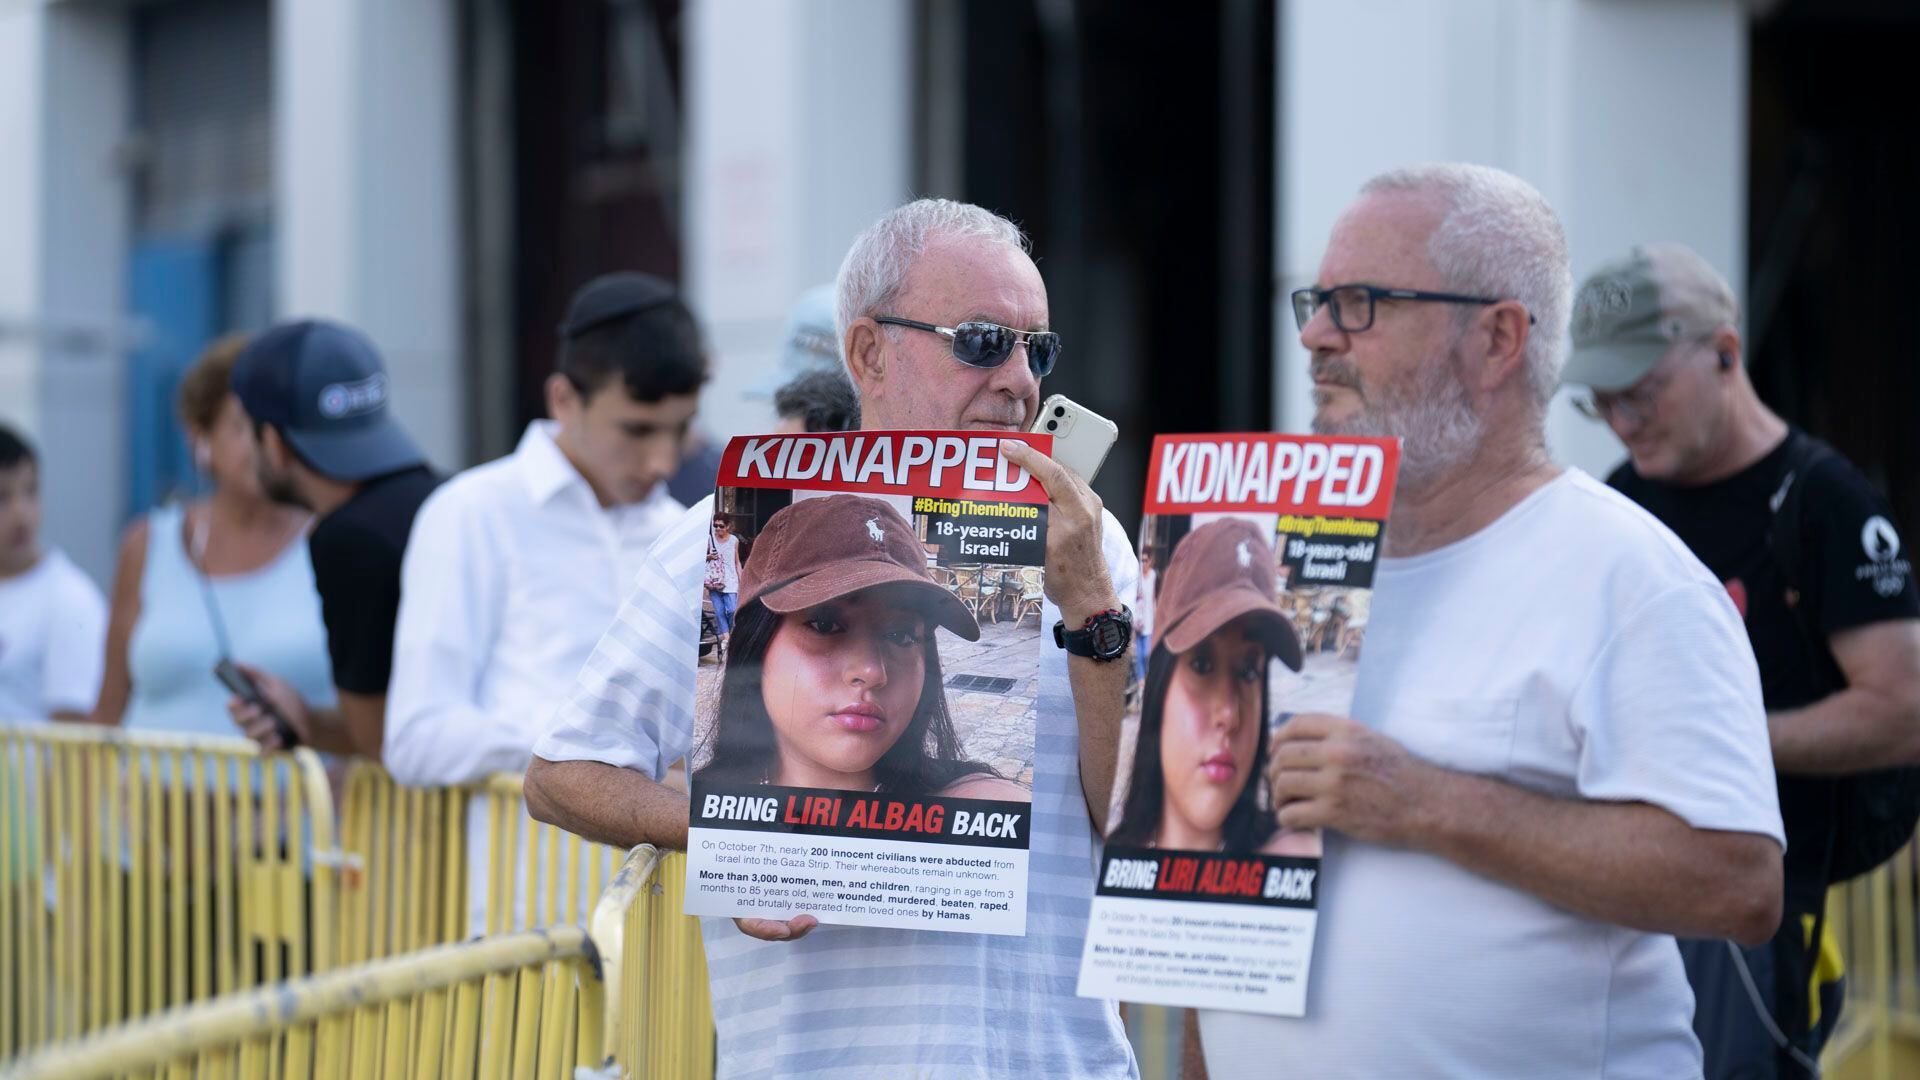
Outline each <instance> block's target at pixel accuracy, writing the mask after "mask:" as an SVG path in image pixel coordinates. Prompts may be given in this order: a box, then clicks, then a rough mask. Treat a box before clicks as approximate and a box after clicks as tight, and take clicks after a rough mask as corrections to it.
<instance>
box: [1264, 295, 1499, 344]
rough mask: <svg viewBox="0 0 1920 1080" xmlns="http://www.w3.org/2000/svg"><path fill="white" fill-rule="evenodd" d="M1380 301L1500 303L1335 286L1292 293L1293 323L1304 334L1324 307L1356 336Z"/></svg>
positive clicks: (1367, 325) (1370, 321) (1479, 298)
mask: <svg viewBox="0 0 1920 1080" xmlns="http://www.w3.org/2000/svg"><path fill="white" fill-rule="evenodd" d="M1381 300H1419V301H1423V302H1425V303H1429V304H1479V305H1481V306H1482V307H1485V306H1486V305H1488V304H1498V303H1500V300H1499V299H1497V298H1494V297H1487V296H1462V295H1460V294H1459V293H1444V292H1423V291H1422V290H1420V289H1389V288H1386V287H1384V286H1380V285H1366V284H1359V283H1356V284H1352V285H1335V286H1334V287H1332V288H1330V289H1295V290H1294V291H1293V321H1294V322H1295V323H1296V324H1298V326H1299V328H1300V329H1302V330H1305V329H1306V328H1307V324H1308V323H1310V322H1312V321H1313V316H1314V313H1315V312H1317V311H1319V310H1320V309H1321V308H1323V307H1325V308H1328V309H1329V314H1331V315H1332V316H1333V325H1334V326H1336V327H1338V328H1339V329H1340V330H1342V331H1344V332H1346V333H1349V334H1357V333H1359V332H1361V331H1362V330H1366V329H1369V328H1370V327H1372V326H1373V306H1374V304H1376V303H1378V302H1379V301H1381ZM1527 322H1528V324H1529V325H1531V324H1532V323H1533V322H1534V318H1533V313H1532V312H1528V313H1527Z"/></svg>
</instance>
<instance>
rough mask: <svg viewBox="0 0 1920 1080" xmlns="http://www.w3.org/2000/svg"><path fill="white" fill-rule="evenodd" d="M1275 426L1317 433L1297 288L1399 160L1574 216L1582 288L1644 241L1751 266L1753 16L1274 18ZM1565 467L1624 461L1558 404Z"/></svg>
mask: <svg viewBox="0 0 1920 1080" xmlns="http://www.w3.org/2000/svg"><path fill="white" fill-rule="evenodd" d="M1278 33H1279V50H1280V53H1279V55H1280V72H1281V84H1282V85H1281V91H1280V94H1281V98H1280V108H1279V110H1278V114H1279V129H1280V130H1279V134H1280V140H1281V141H1280V153H1279V165H1280V169H1279V187H1280V191H1279V200H1280V206H1279V210H1278V213H1277V214H1276V220H1277V221H1278V229H1279V237H1278V245H1279V246H1278V247H1277V249H1276V250H1277V252H1278V259H1277V262H1278V265H1279V272H1280V281H1279V283H1278V284H1279V289H1278V291H1277V293H1276V305H1277V306H1276V310H1275V318H1274V325H1275V331H1276V334H1277V335H1278V340H1277V341H1276V343H1275V344H1276V348H1275V357H1276V363H1277V364H1278V365H1279V367H1280V370H1279V371H1278V372H1276V378H1275V380H1274V382H1275V394H1276V401H1275V403H1274V405H1275V416H1276V417H1278V418H1279V419H1280V426H1281V427H1283V428H1285V429H1288V430H1305V429H1306V426H1307V424H1308V421H1309V419H1310V417H1311V415H1312V408H1313V407H1312V399H1311V386H1310V384H1309V382H1308V380H1307V376H1306V354H1305V351H1304V350H1302V349H1301V348H1300V346H1299V342H1298V340H1297V334H1296V332H1295V330H1294V325H1293V314H1292V311H1291V310H1290V308H1289V306H1288V304H1287V301H1286V295H1285V294H1286V293H1287V292H1290V291H1291V290H1293V289H1295V288H1298V287H1299V286H1301V285H1304V284H1310V283H1311V282H1312V281H1313V279H1314V276H1315V270H1316V268H1317V266H1318V263H1319V259H1320V252H1321V248H1322V246H1323V245H1324V244H1325V242H1326V238H1327V234H1328V232H1329V231H1330V230H1331V228H1332V226H1333V222H1334V219H1335V218H1336V217H1337V216H1338V215H1339V213H1340V210H1341V209H1342V208H1343V207H1345V205H1346V204H1347V203H1348V202H1349V201H1350V200H1351V199H1352V197H1353V193H1354V191H1355V190H1356V189H1357V188H1358V187H1359V185H1360V184H1361V183H1362V182H1363V181H1364V180H1366V179H1367V178H1368V177H1369V176H1371V175H1373V174H1375V173H1377V172H1380V171H1382V170H1385V169H1388V168H1391V167H1393V166H1395V165H1402V164H1409V163H1414V162H1420V161H1434V160H1464V161H1475V162H1479V163H1482V164H1487V165H1495V166H1498V167H1500V168H1503V169H1507V170H1509V171H1511V172H1513V173H1516V174H1518V175H1519V176H1521V177H1524V178H1525V179H1526V180H1528V181H1529V182H1530V183H1532V184H1533V185H1534V186H1536V187H1538V188H1539V189H1540V191H1541V192H1542V193H1543V194H1545V195H1546V197H1547V199H1548V200H1549V201H1550V202H1552V203H1553V205H1554V206H1555V207H1556V208H1557V209H1558V210H1559V212H1560V216H1561V220H1562V222H1563V223H1564V224H1565V226H1566V230H1567V240H1568V244H1569V247H1570V251H1571V254H1572V260H1573V272H1574V278H1575V281H1576V282H1578V280H1579V279H1580V277H1581V276H1582V275H1583V274H1585V273H1586V272H1588V271H1589V270H1591V269H1592V268H1593V267H1594V266H1595V265H1597V264H1599V263H1601V262H1603V261H1605V260H1607V259H1609V258H1612V257H1613V256H1615V255H1617V254H1619V253H1621V252H1624V251H1625V250H1626V248H1627V247H1629V246H1630V245H1632V244H1634V243H1637V242H1641V241H1648V240H1679V241H1681V242H1684V243H1687V244H1689V245H1691V246H1693V247H1694V248H1695V249H1697V250H1698V251H1700V252H1701V254H1702V255H1704V256H1705V257H1706V258H1707V259H1708V260H1709V261H1710V262H1712V263H1713V264H1714V265H1715V266H1717V267H1719V268H1720V269H1721V270H1722V271H1723V272H1725V273H1727V274H1729V275H1730V280H1732V281H1733V283H1734V287H1735V289H1736V290H1739V289H1740V288H1741V287H1742V286H1743V284H1744V267H1745V265H1746V248H1745V219H1746V185H1747V180H1746V175H1747V174H1746V139H1745V133H1746V122H1747V85H1746V70H1747V55H1746V49H1747V23H1746V14H1745V11H1744V9H1743V7H1742V5H1741V4H1740V3H1739V2H1738V0H1668V2H1663V3H1645V2H1632V0H1450V2H1448V3H1444V4H1439V3H1432V2H1430V0H1288V2H1287V4H1286V6H1285V8H1284V9H1283V10H1282V13H1281V18H1280V20H1279V31H1278ZM1548 439H1549V442H1550V443H1551V444H1552V445H1553V449H1554V452H1555V455H1556V456H1557V457H1558V458H1559V459H1560V460H1562V461H1566V462H1569V463H1571V464H1575V465H1579V466H1580V467H1582V468H1585V469H1587V470H1589V471H1593V472H1598V473H1602V474H1604V473H1605V471H1606V470H1607V469H1609V468H1610V467H1611V466H1612V465H1613V464H1614V463H1616V462H1617V461H1618V460H1619V459H1620V458H1621V457H1623V456H1624V455H1623V453H1622V452H1621V450H1620V449H1619V445H1618V443H1616V442H1615V441H1614V440H1613V437H1612V436H1611V435H1610V434H1609V433H1607V432H1606V430H1605V429H1604V428H1602V427H1600V426H1599V425H1596V424H1593V423H1591V422H1590V421H1587V420H1586V419H1584V418H1583V417H1581V416H1579V415H1578V414H1576V413H1574V412H1573V410H1572V409H1571V408H1569V407H1568V406H1567V404H1566V402H1565V401H1564V400H1560V401H1556V402H1555V404H1554V408H1553V412H1552V414H1551V415H1550V416H1549V419H1548Z"/></svg>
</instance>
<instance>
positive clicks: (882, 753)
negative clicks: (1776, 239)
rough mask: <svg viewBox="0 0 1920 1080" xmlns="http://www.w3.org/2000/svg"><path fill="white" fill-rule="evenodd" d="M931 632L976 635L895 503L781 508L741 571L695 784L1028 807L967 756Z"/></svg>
mask: <svg viewBox="0 0 1920 1080" xmlns="http://www.w3.org/2000/svg"><path fill="white" fill-rule="evenodd" d="M938 628H944V629H946V630H947V631H948V632H950V633H952V634H955V635H958V636H959V637H961V638H963V639H965V640H966V641H970V642H971V641H976V640H978V639H979V637H980V626H979V624H978V622H977V621H976V620H975V619H974V617H973V615H972V614H971V613H970V612H969V611H968V610H967V607H966V605H965V604H963V603H962V602H961V601H960V600H959V599H958V598H956V597H955V596H954V595H953V594H952V593H951V592H949V591H948V590H947V589H946V588H944V587H942V586H941V585H939V584H938V583H936V582H935V581H934V579H933V577H932V575H931V574H930V573H929V572H928V569H927V555H926V550H925V549H924V548H923V547H922V545H921V543H920V541H919V540H918V539H917V538H916V537H915V535H914V530H913V528H912V526H910V525H909V524H908V523H907V521H906V520H905V519H904V518H902V517H901V515H900V514H899V513H898V512H897V511H895V510H894V509H893V507H891V506H889V505H888V504H887V503H885V502H883V501H881V500H878V499H872V498H867V497H864V496H858V495H829V496H825V497H820V498H807V499H802V500H800V501H796V502H794V503H793V504H792V505H790V506H787V507H785V508H783V509H781V510H779V511H778V512H776V513H774V514H773V515H772V516H771V517H770V518H768V519H767V521H766V524H765V526H764V527H763V528H761V530H760V532H759V535H758V536H757V537H755V538H754V540H753V550H752V554H751V555H750V557H749V558H748V560H747V562H746V564H745V565H744V566H743V567H742V569H741V571H740V604H739V611H738V614H737V615H736V616H735V619H734V627H733V634H732V639H731V642H730V648H729V649H728V652H727V660H726V670H725V672H724V673H723V674H722V675H721V681H720V689H719V694H718V709H717V712H718V716H717V720H716V723H715V725H714V728H713V735H712V746H711V754H710V755H709V756H708V757H707V759H706V761H705V763H704V764H702V765H700V766H699V768H698V769H697V770H696V771H695V779H696V780H697V781H704V782H706V783H711V784H725V785H739V784H775V785H780V786H784V787H802V788H828V789H837V790H845V791H873V792H882V793H886V794H891V795H897V796H916V795H944V796H956V797H962V798H973V799H999V800H1007V801H1020V802H1028V801H1031V800H1032V793H1031V792H1030V791H1029V790H1028V789H1027V788H1026V787H1025V786H1023V785H1021V784H1018V783H1016V782H1014V781H1012V780H1008V779H1005V778H1004V777H1002V776H1001V775H1000V774H999V773H997V772H996V771H995V770H994V769H993V768H992V767H991V766H988V765H986V764H983V763H980V762H977V761H972V760H969V759H968V758H967V757H966V756H965V753H964V751H963V749H962V747H961V742H960V738H959V736H958V735H957V734H956V733H955V730H954V724H953V717H952V714H951V712H950V710H949V708H948V704H947V696H946V690H945V686H944V683H943V677H942V673H941V666H940V648H939V640H938V638H937V636H936V631H937V629H938Z"/></svg>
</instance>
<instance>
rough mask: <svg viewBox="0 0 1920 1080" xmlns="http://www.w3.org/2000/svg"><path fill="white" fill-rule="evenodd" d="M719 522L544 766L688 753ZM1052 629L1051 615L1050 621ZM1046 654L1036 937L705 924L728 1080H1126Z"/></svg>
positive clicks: (624, 632) (1032, 910)
mask: <svg viewBox="0 0 1920 1080" xmlns="http://www.w3.org/2000/svg"><path fill="white" fill-rule="evenodd" d="M712 523H713V499H712V497H711V496H709V497H708V498H707V499H705V500H703V501H701V502H700V503H699V504H697V505H695V506H693V507H692V508H691V509H689V510H688V511H687V513H686V514H685V515H683V516H682V517H681V519H680V520H679V521H678V522H676V523H675V524H674V525H673V526H672V527H670V528H669V529H668V530H667V531H666V532H665V533H664V534H662V536H661V538H660V540H659V541H658V542H657V543H656V544H655V545H654V548H653V551H652V553H651V554H650V555H649V557H648V559H647V560H646V564H645V565H644V567H643V568H642V569H641V571H640V576H639V578H638V580H637V581H636V582H635V586H634V589H633V591H632V592H631V593H630V594H629V596H628V597H627V600H626V602H625V603H624V604H623V605H622V606H621V610H620V616H619V618H618V619H617V620H615V622H614V624H613V626H612V628H611V629H609V630H608V631H607V633H606V636H605V637H603V638H602V639H601V641H600V644H599V645H598V646H597V647H596V648H595V649H594V652H593V656H592V657H591V658H590V659H589V660H588V661H587V665H586V667H585V668H584V669H583V670H582V671H581V673H580V678H579V680H578V682H577V683H576V684H575V686H574V689H573V693H572V696H571V698H570V700H568V701H567V702H566V703H565V704H563V705H562V706H561V708H560V711H559V714H558V715H557V716H556V717H555V718H554V721H553V724H552V726H551V728H550V729H549V730H548V732H547V734H546V736H545V738H543V739H542V740H541V741H540V743H539V745H538V746H536V747H535V748H534V754H535V755H536V756H538V757H541V758H545V759H546V760H548V761H600V762H605V763H606V764H609V765H616V766H620V767H622V768H627V769H634V770H637V771H639V772H643V773H646V774H647V775H648V776H651V777H653V778H654V779H656V780H659V779H661V778H662V777H664V776H665V775H666V771H667V769H668V767H669V766H671V765H672V764H674V763H675V762H676V761H679V760H680V759H681V758H683V757H685V756H686V754H687V752H688V750H689V749H690V748H691V746H692V741H693V726H694V676H695V672H696V670H697V666H698V662H699V652H698V642H699V626H700V624H699V617H700V600H701V592H702V589H703V583H704V581H705V578H706V552H707V542H706V538H707V536H708V535H709V530H710V529H711V527H712ZM1102 540H1103V552H1102V554H1103V555H1104V557H1105V559H1106V563H1107V567H1108V572H1109V573H1110V575H1111V576H1112V579H1113V584H1114V589H1115V591H1116V592H1117V593H1118V594H1119V596H1120V598H1121V599H1122V600H1123V601H1125V602H1127V603H1129V604H1130V603H1131V602H1132V600H1133V598H1134V588H1135V584H1136V579H1137V576H1138V565H1139V564H1138V562H1137V560H1136V559H1135V558H1134V555H1133V552H1132V549H1131V545H1130V544H1129V543H1128V541H1127V537H1126V533H1125V532H1124V531H1123V530H1122V529H1121V528H1120V525H1119V523H1118V522H1116V521H1114V520H1113V518H1112V516H1111V515H1108V516H1107V518H1106V521H1105V530H1104V535H1103V537H1102ZM1058 618H1059V612H1058V611H1056V610H1055V609H1054V608H1053V606H1052V604H1051V603H1048V604H1047V606H1046V610H1045V612H1043V614H1042V623H1041V625H1042V626H1051V625H1053V622H1054V621H1055V620H1057V619H1058ZM1043 636H1045V635H1043ZM1038 647H1040V648H1041V649H1042V650H1043V651H1042V653H1041V661H1040V688H1039V693H1038V695H1037V698H1036V701H1035V709H1036V711H1037V713H1038V732H1037V738H1036V745H1035V762H1034V782H1033V826H1034V828H1033V836H1032V846H1031V849H1030V852H1031V857H1030V862H1029V864H1028V875H1027V889H1028V895H1027V932H1026V936H1024V937H1003V936H989V935H978V934H953V933H939V932H934V931H926V930H891V929H876V928H872V927H857V926H821V927H818V928H817V929H815V930H814V931H813V932H812V933H810V934H808V935H807V936H806V937H804V938H802V939H801V940H799V941H794V942H768V941H759V940H756V939H754V938H750V937H747V936H746V935H745V934H742V933H741V932H740V931H739V930H738V929H737V928H735V926H734V925H733V921H732V920H731V919H706V920H704V925H703V926H702V930H703V935H704V938H705V942H706V951H707V974H708V978H709V980H710V985H711V989H712V993H713V1014H714V1024H715V1027H716V1029H717V1032H718V1035H719V1068H720V1074H721V1075H722V1076H727V1077H756V1078H758V1077H786V1076H808V1077H842V1076H844V1077H849V1078H852V1077H869V1076H917V1077H935V1078H938V1077H953V1078H961V1077H969V1078H970V1077H980V1076H1071V1077H1124V1076H1132V1075H1134V1073H1135V1064H1134V1060H1133V1052H1132V1050H1131V1048H1130V1047H1129V1046H1128V1044H1127V1040H1126V1033H1125V1031H1124V1030H1123V1029H1122V1027H1121V1024H1120V1017H1119V1013H1118V1011H1117V1010H1116V1009H1115V1007H1114V1005H1113V1003H1112V1002H1106V1001H1095V1000H1092V999H1088V998H1082V997H1077V996H1075V994H1074V987H1075V982H1076V979H1077V976H1078V972H1079V967H1080V950H1081V946H1082V944H1083V942H1084V940H1085V938H1086V929H1087V912H1088V909H1089V907H1090V905H1091V903H1092V899H1093V877H1094V836H1093V827H1092V822H1091V821H1090V819H1089V818H1088V815H1087V806H1086V797H1085V795H1084V794H1083V793H1082V791H1081V788H1080V771H1079V751H1080V735H1079V726H1078V724H1077V722H1076V719H1075V715H1074V707H1073V699H1072V694H1071V690H1070V688H1069V685H1068V677H1067V658H1066V654H1065V653H1064V652H1062V651H1060V650H1059V649H1058V648H1056V647H1055V646H1054V644H1053V642H1052V640H1051V638H1050V637H1048V638H1047V640H1046V641H1045V643H1044V644H1043V645H1040V646H1038Z"/></svg>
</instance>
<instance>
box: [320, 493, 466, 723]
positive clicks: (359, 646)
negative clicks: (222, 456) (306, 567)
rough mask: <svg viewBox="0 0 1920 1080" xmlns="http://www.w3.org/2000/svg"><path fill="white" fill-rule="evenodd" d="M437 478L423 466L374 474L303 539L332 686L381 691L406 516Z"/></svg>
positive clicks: (389, 658)
mask: <svg viewBox="0 0 1920 1080" xmlns="http://www.w3.org/2000/svg"><path fill="white" fill-rule="evenodd" d="M439 483H440V477H439V476H437V475H435V474H434V472H433V470H432V469H429V468H427V467H426V466H424V465H417V466H415V467H413V468H411V469H402V470H400V471H399V472H394V473H388V474H387V475H386V476H379V477H375V478H374V479H372V480H369V481H367V482H366V483H364V484H362V485H361V486H360V490H359V491H357V492H355V493H354V495H353V497H352V498H351V499H348V500H347V501H346V502H344V503H341V504H340V505H339V506H338V507H336V508H335V509H334V511H333V513H331V514H328V515H327V516H326V517H324V518H321V519H320V521H319V523H318V524H316V525H315V526H314V527H313V535H312V536H311V537H309V538H308V541H307V548H308V551H309V553H310V554H311V555H312V557H313V585H314V589H315V590H316V591H318V592H319V593H320V618H321V621H323V622H325V623H326V624H327V652H328V653H329V654H330V655H331V656H332V658H333V684H334V685H335V686H337V687H339V688H340V689H342V690H345V691H347V692H348V693H352V694H366V695H369V696H371V695H375V694H385V693H386V692H387V682H388V679H389V678H390V677H391V676H392V674H393V625H394V620H395V619H396V618H398V616H399V614H400V560H401V557H402V556H403V555H404V554H405V553H406V550H407V535H408V534H409V533H410V532H411V531H412V529H413V515H414V514H415V513H416V512H418V511H419V509H420V504H421V503H423V502H425V501H426V500H427V496H428V495H430V494H432V493H433V489H434V488H435V487H437V486H438V485H439Z"/></svg>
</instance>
